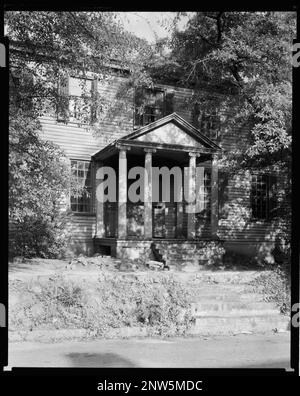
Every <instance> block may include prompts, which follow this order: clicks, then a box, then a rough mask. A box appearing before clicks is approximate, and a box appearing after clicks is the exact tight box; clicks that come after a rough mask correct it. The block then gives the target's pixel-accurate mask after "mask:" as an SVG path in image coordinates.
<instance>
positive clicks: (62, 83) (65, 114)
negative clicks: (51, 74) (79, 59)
mask: <svg viewBox="0 0 300 396" xmlns="http://www.w3.org/2000/svg"><path fill="white" fill-rule="evenodd" d="M68 119H69V74H68V73H61V74H60V76H59V80H58V106H57V120H58V121H64V122H68Z"/></svg>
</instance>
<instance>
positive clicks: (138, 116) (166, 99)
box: [134, 88, 174, 127]
mask: <svg viewBox="0 0 300 396" xmlns="http://www.w3.org/2000/svg"><path fill="white" fill-rule="evenodd" d="M173 97H174V93H173V92H165V91H164V90H162V89H158V88H154V89H150V88H138V89H136V91H135V108H134V112H135V114H134V126H135V127H141V126H144V125H148V124H150V123H151V122H154V121H156V120H159V119H160V118H162V117H164V116H166V115H168V114H171V113H173Z"/></svg>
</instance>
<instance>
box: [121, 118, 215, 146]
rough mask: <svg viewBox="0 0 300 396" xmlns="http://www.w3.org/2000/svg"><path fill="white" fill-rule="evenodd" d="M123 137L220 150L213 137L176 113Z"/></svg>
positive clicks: (147, 141)
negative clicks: (204, 133) (209, 136)
mask: <svg viewBox="0 0 300 396" xmlns="http://www.w3.org/2000/svg"><path fill="white" fill-rule="evenodd" d="M123 139H126V140H135V141H138V142H145V143H157V144H168V145H178V146H188V147H195V148H201V147H203V148H209V149H213V150H220V147H219V146H218V145H216V144H215V143H214V142H213V141H212V140H211V139H209V138H207V137H206V136H205V135H203V134H201V132H200V131H199V130H197V129H196V128H195V127H194V126H193V125H191V124H190V123H188V122H187V121H185V120H184V119H183V118H182V117H180V116H179V115H178V114H176V113H173V114H170V115H168V116H166V117H164V118H161V119H160V120H157V121H155V122H153V123H151V124H149V125H146V126H145V127H142V128H140V129H138V130H136V131H135V132H133V133H131V134H130V135H127V136H125V137H124V138H123Z"/></svg>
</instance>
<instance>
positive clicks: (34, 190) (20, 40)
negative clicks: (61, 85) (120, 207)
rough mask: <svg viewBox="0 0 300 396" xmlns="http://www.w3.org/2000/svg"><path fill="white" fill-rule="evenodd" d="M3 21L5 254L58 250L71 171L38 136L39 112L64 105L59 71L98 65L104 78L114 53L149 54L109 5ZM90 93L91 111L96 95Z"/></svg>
mask: <svg viewBox="0 0 300 396" xmlns="http://www.w3.org/2000/svg"><path fill="white" fill-rule="evenodd" d="M5 25H6V31H7V33H6V34H7V36H8V37H9V39H10V59H9V61H10V106H9V116H10V124H9V125H10V128H9V222H10V225H11V227H10V252H9V253H10V256H11V257H14V256H23V257H34V256H37V257H48V258H52V257H57V256H59V255H61V254H62V253H63V252H64V250H65V249H66V247H67V245H68V238H67V234H66V232H65V227H64V225H65V219H66V215H67V213H62V211H61V202H62V201H63V198H67V197H68V196H69V194H70V192H71V193H72V185H71V184H72V181H71V180H70V179H71V176H70V173H71V172H70V166H69V164H68V162H67V161H66V158H65V155H64V153H63V152H62V151H61V150H60V149H59V148H58V147H56V146H54V145H53V144H52V143H51V142H47V141H45V140H43V139H42V138H41V134H40V132H41V124H40V122H39V117H40V116H43V115H45V114H47V115H49V114H55V115H56V112H57V110H58V109H61V108H64V109H65V110H66V106H65V104H66V101H67V99H66V98H65V97H64V96H63V95H62V93H61V92H60V90H59V89H58V81H60V78H61V77H62V74H64V73H67V74H73V75H77V76H80V77H84V76H86V73H87V72H91V73H93V72H95V71H97V73H98V77H99V74H101V75H102V77H103V78H104V76H105V75H106V73H107V69H108V68H107V66H108V65H109V63H110V62H112V61H113V59H117V61H118V63H119V65H121V66H126V65H127V66H128V62H132V60H133V59H135V57H136V56H137V54H139V56H140V57H142V56H143V54H144V56H149V55H150V54H149V51H148V49H149V48H148V47H147V44H146V43H145V42H144V41H143V40H141V39H138V38H137V37H135V36H133V35H132V34H130V33H127V32H124V31H123V29H122V27H121V26H120V23H118V22H117V20H116V15H115V13H111V12H108V13H106V12H94V13H93V12H26V11H22V12H19V11H18V12H17V11H16V12H6V13H5ZM99 79H100V77H99ZM93 99H94V102H95V103H93V117H94V116H95V117H94V118H97V115H98V113H100V112H101V103H102V102H101V98H98V97H95V98H93ZM98 99H99V100H98ZM67 116H68V114H66V119H67V118H68V117H67ZM93 127H94V125H91V128H93ZM95 129H97V128H95ZM98 130H99V128H98ZM82 187H83V186H77V187H76V186H74V189H75V191H76V192H77V193H78V194H79V195H80V194H83V193H86V191H84V189H83V188H82ZM72 195H74V193H72ZM64 203H66V202H64ZM65 212H66V211H65Z"/></svg>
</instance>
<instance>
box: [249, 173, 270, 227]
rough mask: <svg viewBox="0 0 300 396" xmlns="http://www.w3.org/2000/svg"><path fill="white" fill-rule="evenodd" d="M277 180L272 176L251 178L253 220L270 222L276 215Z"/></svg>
mask: <svg viewBox="0 0 300 396" xmlns="http://www.w3.org/2000/svg"><path fill="white" fill-rule="evenodd" d="M275 193H276V178H275V177H274V176H271V175H252V177H251V195H250V199H251V211H252V213H251V215H252V219H257V220H269V219H271V218H272V217H274V216H275V215H276V209H277V208H276V206H277V202H276V196H275Z"/></svg>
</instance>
